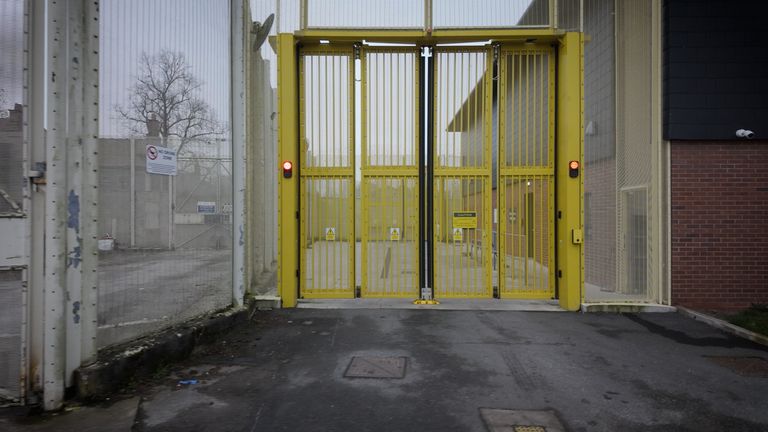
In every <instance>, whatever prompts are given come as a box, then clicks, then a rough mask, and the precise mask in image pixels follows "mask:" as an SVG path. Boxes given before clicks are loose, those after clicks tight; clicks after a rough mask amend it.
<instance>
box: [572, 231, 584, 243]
mask: <svg viewBox="0 0 768 432" xmlns="http://www.w3.org/2000/svg"><path fill="white" fill-rule="evenodd" d="M581 237H582V236H581V230H580V229H575V230H572V231H571V241H572V242H573V244H581V243H582V238H581Z"/></svg>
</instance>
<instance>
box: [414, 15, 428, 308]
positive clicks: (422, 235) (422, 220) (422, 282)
mask: <svg viewBox="0 0 768 432" xmlns="http://www.w3.org/2000/svg"><path fill="white" fill-rule="evenodd" d="M427 1H428V0H425V4H426V2H427ZM419 50H420V53H419V56H418V65H417V66H416V67H417V69H416V74H415V82H416V87H417V88H418V95H419V96H418V101H424V105H425V106H429V103H427V101H426V100H425V97H426V92H425V89H424V85H425V83H424V82H423V81H424V80H420V79H419V72H420V71H426V69H425V58H424V55H423V50H424V47H419ZM418 101H417V102H416V103H415V105H418ZM420 108H421V107H418V106H417V109H416V110H415V111H416V112H417V116H418V117H417V118H418V120H417V123H416V126H415V127H414V129H415V132H416V136H417V138H418V143H419V144H418V154H417V158H416V160H417V161H418V165H419V187H418V191H419V192H421V191H423V190H424V187H425V181H426V180H427V179H426V178H425V176H426V172H425V171H426V170H425V165H424V164H425V163H426V158H425V155H424V149H425V147H426V139H425V138H426V137H425V134H424V132H423V131H422V129H423V125H424V119H425V115H424V110H423V109H420ZM417 196H418V199H417V203H418V211H419V217H418V223H419V237H418V248H417V250H418V254H419V286H418V288H419V291H418V295H419V298H422V297H421V289H422V288H426V287H427V280H426V274H425V273H424V271H425V264H426V263H425V258H426V256H425V255H426V252H427V251H426V247H425V245H424V242H425V240H427V238H426V226H425V225H426V223H427V217H426V214H425V211H426V206H425V205H424V203H425V202H424V197H423V196H422V195H421V193H418V195H417Z"/></svg>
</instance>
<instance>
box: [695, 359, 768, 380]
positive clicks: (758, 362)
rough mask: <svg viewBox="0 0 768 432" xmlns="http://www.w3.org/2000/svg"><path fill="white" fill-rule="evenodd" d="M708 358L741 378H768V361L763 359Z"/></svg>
mask: <svg viewBox="0 0 768 432" xmlns="http://www.w3.org/2000/svg"><path fill="white" fill-rule="evenodd" d="M707 358H709V359H710V360H712V361H713V362H715V363H717V364H718V365H720V366H722V367H725V368H728V369H730V370H732V371H734V372H736V373H737V374H739V375H741V376H745V377H755V378H768V361H766V360H765V359H764V358H762V357H731V356H707Z"/></svg>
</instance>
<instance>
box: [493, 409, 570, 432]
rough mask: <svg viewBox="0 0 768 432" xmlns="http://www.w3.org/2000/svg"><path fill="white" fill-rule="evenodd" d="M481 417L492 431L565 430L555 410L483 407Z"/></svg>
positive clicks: (549, 431) (544, 431) (558, 431)
mask: <svg viewBox="0 0 768 432" xmlns="http://www.w3.org/2000/svg"><path fill="white" fill-rule="evenodd" d="M480 417H482V419H483V422H485V425H486V426H487V427H488V430H489V431H490V432H502V431H503V432H509V431H513V432H565V426H564V425H563V424H562V423H561V422H560V420H559V419H558V418H557V415H556V414H555V412H554V411H551V410H543V411H531V410H507V409H490V408H481V409H480Z"/></svg>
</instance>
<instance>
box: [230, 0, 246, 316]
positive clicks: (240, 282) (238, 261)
mask: <svg viewBox="0 0 768 432" xmlns="http://www.w3.org/2000/svg"><path fill="white" fill-rule="evenodd" d="M246 7H247V5H246V4H245V2H244V1H243V0H230V7H229V10H230V20H229V23H230V26H229V27H230V32H231V33H230V67H231V80H230V104H231V109H230V117H231V118H230V125H231V127H232V131H231V133H232V135H231V141H232V179H233V190H232V228H233V232H232V236H233V237H232V240H233V241H232V247H233V256H232V304H233V305H234V306H236V307H237V306H242V305H243V300H244V295H245V282H244V280H245V275H244V273H245V142H246V133H245V125H246V121H245V56H244V47H245V43H246V38H245V32H244V28H243V14H244V12H245V8H246Z"/></svg>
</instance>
